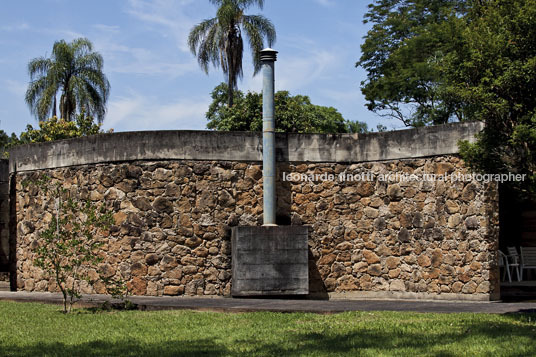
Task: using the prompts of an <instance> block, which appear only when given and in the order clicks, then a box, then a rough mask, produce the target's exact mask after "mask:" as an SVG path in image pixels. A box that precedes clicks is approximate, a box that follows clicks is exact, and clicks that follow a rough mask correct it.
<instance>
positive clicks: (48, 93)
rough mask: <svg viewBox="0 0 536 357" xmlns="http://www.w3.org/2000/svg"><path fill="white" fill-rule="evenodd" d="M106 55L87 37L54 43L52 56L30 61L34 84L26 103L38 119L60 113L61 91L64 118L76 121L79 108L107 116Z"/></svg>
mask: <svg viewBox="0 0 536 357" xmlns="http://www.w3.org/2000/svg"><path fill="white" fill-rule="evenodd" d="M102 64H103V61H102V56H101V55H100V54H98V53H97V52H93V45H92V44H91V42H90V41H89V40H88V39H86V38H78V39H76V40H73V41H72V42H71V43H67V42H65V41H64V40H61V41H57V42H55V43H54V47H53V48H52V55H51V56H50V58H45V57H39V58H34V59H33V60H31V61H30V63H29V64H28V72H29V74H30V84H29V86H28V90H27V91H26V103H27V104H28V106H29V107H30V110H31V111H32V113H33V114H34V115H35V116H36V117H37V119H38V120H45V119H47V117H48V116H49V115H50V114H52V116H55V115H56V95H57V93H58V92H59V91H60V90H61V97H60V103H59V110H60V117H61V118H63V119H65V120H68V121H70V120H72V119H73V118H74V116H75V114H76V111H77V109H78V110H79V111H85V113H87V114H88V115H91V116H95V117H97V120H98V121H99V123H101V122H102V120H103V119H104V114H105V112H106V101H107V100H108V95H109V93H110V83H109V82H108V79H106V76H105V75H104V74H103V73H102Z"/></svg>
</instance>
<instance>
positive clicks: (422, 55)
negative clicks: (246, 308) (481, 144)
mask: <svg viewBox="0 0 536 357" xmlns="http://www.w3.org/2000/svg"><path fill="white" fill-rule="evenodd" d="M466 5H467V1H463V0H376V1H375V2H374V3H373V4H371V5H369V11H368V12H367V14H366V15H365V20H364V22H365V23H368V22H371V23H373V27H372V29H371V30H370V31H369V32H368V33H367V35H366V36H365V42H364V43H363V44H362V45H361V53H362V55H361V58H360V59H359V61H358V62H357V63H356V66H361V67H363V68H364V69H365V70H366V71H367V79H366V80H365V81H363V82H362V83H361V85H362V88H361V90H362V92H363V94H364V95H365V98H366V100H367V107H368V109H369V110H371V111H373V112H375V113H378V114H379V115H381V116H385V117H390V118H396V119H399V120H401V121H402V122H403V123H404V124H405V125H408V126H422V125H428V124H441V123H446V122H448V121H450V120H453V119H457V120H460V121H462V120H465V119H466V116H465V114H464V112H463V108H462V106H461V105H460V104H459V102H456V101H454V100H452V98H451V97H449V96H448V95H446V94H445V93H444V91H443V89H442V86H441V83H442V77H441V73H440V72H439V71H438V68H437V65H438V63H437V61H438V59H439V58H441V57H442V56H443V55H444V54H445V53H449V52H450V51H451V50H452V49H453V47H454V46H456V41H455V39H456V38H458V37H459V33H460V31H461V28H460V20H459V18H460V17H461V16H463V15H464V14H465V12H466Z"/></svg>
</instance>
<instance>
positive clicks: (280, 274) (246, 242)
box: [231, 226, 309, 296]
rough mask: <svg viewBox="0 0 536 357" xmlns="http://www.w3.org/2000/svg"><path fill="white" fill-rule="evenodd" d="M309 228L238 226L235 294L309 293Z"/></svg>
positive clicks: (234, 256) (234, 240)
mask: <svg viewBox="0 0 536 357" xmlns="http://www.w3.org/2000/svg"><path fill="white" fill-rule="evenodd" d="M308 231H309V229H308V227H305V226H262V227H234V228H233V232H232V241H231V246H232V264H233V270H232V274H233V283H232V287H231V294H232V295H233V296H259V295H307V294H308V293H309V269H308V246H307V237H308Z"/></svg>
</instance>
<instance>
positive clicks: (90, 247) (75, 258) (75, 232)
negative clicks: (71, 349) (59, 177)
mask: <svg viewBox="0 0 536 357" xmlns="http://www.w3.org/2000/svg"><path fill="white" fill-rule="evenodd" d="M27 185H35V187H37V188H38V189H39V190H40V191H41V192H42V193H43V194H44V195H47V196H48V197H50V199H51V201H52V202H54V210H53V212H49V214H51V219H50V223H48V226H47V227H46V228H45V229H43V230H42V231H40V232H39V238H40V242H39V244H37V245H36V246H35V248H34V253H35V257H36V258H35V261H34V264H35V265H36V266H38V267H40V268H41V269H43V270H44V271H45V272H46V273H47V274H49V275H50V276H51V277H52V278H53V279H54V281H55V282H56V284H57V285H58V288H59V289H60V291H61V293H62V295H63V311H64V312H65V313H67V312H70V311H71V309H72V306H73V304H74V302H75V301H76V299H79V298H80V281H81V280H86V281H88V282H89V283H90V284H91V283H93V281H91V280H90V278H89V275H88V269H89V268H90V267H94V266H96V265H97V263H99V262H100V261H101V260H102V259H101V258H100V257H99V255H98V254H97V250H98V248H99V247H100V246H101V245H102V244H101V243H100V242H99V241H98V237H99V235H101V234H103V233H104V232H105V231H106V230H107V229H108V228H109V227H110V226H111V225H112V223H113V217H112V214H111V212H107V211H106V209H105V207H104V206H103V205H101V206H97V205H95V204H94V203H92V202H91V201H89V200H88V201H85V202H84V201H81V200H79V199H77V198H75V197H71V194H70V192H69V191H68V190H66V189H64V188H63V187H62V185H61V183H59V182H55V183H54V182H52V181H51V179H50V178H49V177H47V176H42V177H41V178H39V179H38V180H37V181H36V182H28V181H26V182H24V186H27ZM67 303H69V308H67Z"/></svg>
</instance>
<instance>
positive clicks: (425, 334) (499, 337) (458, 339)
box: [0, 301, 536, 357]
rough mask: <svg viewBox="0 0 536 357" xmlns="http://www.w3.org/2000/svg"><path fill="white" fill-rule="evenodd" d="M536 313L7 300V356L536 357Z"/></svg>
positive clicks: (0, 326) (2, 328)
mask: <svg viewBox="0 0 536 357" xmlns="http://www.w3.org/2000/svg"><path fill="white" fill-rule="evenodd" d="M535 321H536V315H534V314H533V315H520V314H514V315H491V314H419V313H398V312H351V313H343V314H334V315H315V314H302V313H295V314H281V313H269V312H258V313H240V314H228V313H227V314H226V313H213V312H192V311H157V312H143V311H121V312H117V311H116V312H96V313H95V312H92V311H90V310H85V309H80V310H76V311H75V312H74V313H72V314H68V315H64V314H62V313H61V312H60V307H59V306H55V305H44V304H37V303H14V302H7V301H0V356H5V355H7V356H110V355H112V356H115V355H120V356H144V355H145V356H159V357H164V356H199V355H207V356H227V355H243V356H272V355H273V356H288V355H291V356H302V355H303V356H325V355H342V356H344V355H346V356H359V355H363V356H378V355H386V356H391V355H395V356H415V355H417V356H463V355H466V356H478V355H481V356H490V355H493V356H534V355H536V323H535Z"/></svg>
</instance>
